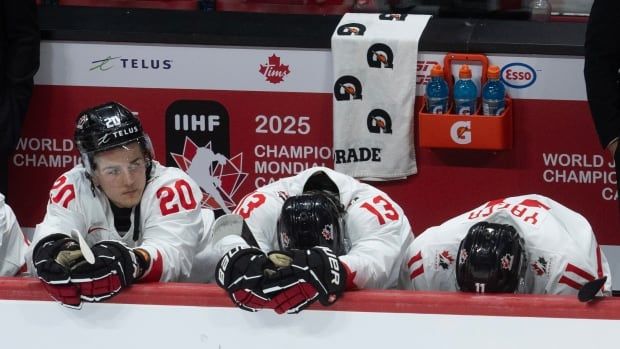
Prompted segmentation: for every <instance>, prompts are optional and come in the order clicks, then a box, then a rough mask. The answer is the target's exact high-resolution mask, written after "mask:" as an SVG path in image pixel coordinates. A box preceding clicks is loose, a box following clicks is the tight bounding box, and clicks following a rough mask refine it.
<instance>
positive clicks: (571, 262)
mask: <svg viewBox="0 0 620 349" xmlns="http://www.w3.org/2000/svg"><path fill="white" fill-rule="evenodd" d="M603 277H607V280H606V281H605V282H604V285H603V288H602V291H603V294H604V295H609V294H610V292H611V274H610V270H609V265H608V263H607V259H606V258H605V255H604V254H603V252H602V251H601V249H600V247H599V245H598V243H597V242H596V238H595V237H594V234H593V232H592V228H591V227H590V224H589V223H588V221H587V220H586V219H585V218H584V217H583V216H581V215H580V214H578V213H576V212H574V211H572V210H570V209H568V208H567V207H565V206H563V205H561V204H559V203H558V202H555V201H553V200H551V199H549V198H547V197H544V196H542V195H523V196H517V197H510V198H505V199H499V200H494V201H489V202H487V203H485V204H483V205H482V206H480V207H478V208H475V209H473V210H471V211H469V212H466V213H464V214H462V215H460V216H457V217H455V218H452V219H450V220H448V221H447V222H445V223H443V224H442V225H440V226H436V227H431V228H429V229H427V230H426V231H425V232H424V233H422V234H421V235H420V236H418V237H417V238H416V240H415V241H413V242H412V244H411V245H410V246H409V248H408V249H407V253H406V257H405V259H404V260H403V265H402V267H401V276H400V281H401V283H402V286H403V287H404V288H405V289H411V290H436V291H457V290H460V291H465V292H478V293H492V292H511V293H512V292H517V293H533V294H577V293H578V291H579V289H581V288H582V286H583V285H584V284H586V283H587V282H589V281H593V280H599V279H602V278H603Z"/></svg>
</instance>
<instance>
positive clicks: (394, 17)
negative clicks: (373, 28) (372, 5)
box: [379, 13, 407, 21]
mask: <svg viewBox="0 0 620 349" xmlns="http://www.w3.org/2000/svg"><path fill="white" fill-rule="evenodd" d="M405 18H407V14H406V13H382V14H380V15H379V19H380V20H382V21H404V20H405Z"/></svg>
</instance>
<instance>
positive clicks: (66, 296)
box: [32, 234, 86, 308]
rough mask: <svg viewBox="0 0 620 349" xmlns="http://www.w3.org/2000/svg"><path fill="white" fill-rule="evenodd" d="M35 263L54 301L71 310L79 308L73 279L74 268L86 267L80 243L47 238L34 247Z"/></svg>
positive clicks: (60, 237) (76, 288)
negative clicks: (83, 265)
mask: <svg viewBox="0 0 620 349" xmlns="http://www.w3.org/2000/svg"><path fill="white" fill-rule="evenodd" d="M32 261H33V263H34V267H35V269H36V270H37V275H38V277H39V279H40V280H41V281H42V282H43V286H44V287H45V289H46V290H47V292H48V293H49V294H50V295H51V296H52V298H54V299H55V300H57V301H58V302H60V303H62V304H64V305H66V306H69V307H73V308H79V307H80V305H81V300H80V290H79V288H78V287H77V286H75V285H73V284H72V283H71V276H70V269H71V268H72V267H74V266H76V265H79V264H81V263H86V261H85V260H84V257H83V256H82V252H80V247H79V245H78V243H77V241H75V240H73V239H70V238H69V237H68V236H67V235H64V234H52V235H49V236H46V237H45V238H43V239H41V240H40V241H39V242H38V243H37V245H36V246H35V247H34V250H33V255H32Z"/></svg>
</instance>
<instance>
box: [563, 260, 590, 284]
mask: <svg viewBox="0 0 620 349" xmlns="http://www.w3.org/2000/svg"><path fill="white" fill-rule="evenodd" d="M565 271H566V272H570V273H575V274H577V275H579V276H581V277H582V278H584V279H586V280H588V281H592V280H594V279H595V277H594V276H593V275H592V274H590V273H588V272H587V271H585V270H583V269H581V268H579V267H576V266H574V265H572V264H570V263H568V264H567V265H566V270H565Z"/></svg>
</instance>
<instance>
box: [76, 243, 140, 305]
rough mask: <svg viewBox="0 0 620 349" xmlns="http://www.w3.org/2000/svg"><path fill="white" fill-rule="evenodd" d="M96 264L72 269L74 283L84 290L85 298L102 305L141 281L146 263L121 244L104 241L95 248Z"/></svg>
mask: <svg viewBox="0 0 620 349" xmlns="http://www.w3.org/2000/svg"><path fill="white" fill-rule="evenodd" d="M92 251H93V255H94V256H95V263H94V264H89V263H80V264H77V265H75V266H74V267H73V268H71V282H72V283H73V284H75V285H77V286H78V287H79V288H80V292H81V298H82V299H83V300H85V301H89V302H99V301H101V300H104V299H107V298H110V297H112V296H114V295H115V294H117V293H118V292H119V291H120V290H121V289H122V288H124V287H128V286H130V285H131V284H133V283H134V281H135V280H136V279H138V278H139V277H140V276H141V275H142V272H143V270H144V268H143V267H141V266H144V265H145V264H146V262H145V261H143V260H142V259H143V257H142V256H141V255H140V254H139V253H136V252H135V251H134V250H133V249H132V248H130V247H128V246H127V245H125V244H124V243H122V242H121V241H112V240H109V241H101V242H98V243H97V244H95V245H93V247H92Z"/></svg>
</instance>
